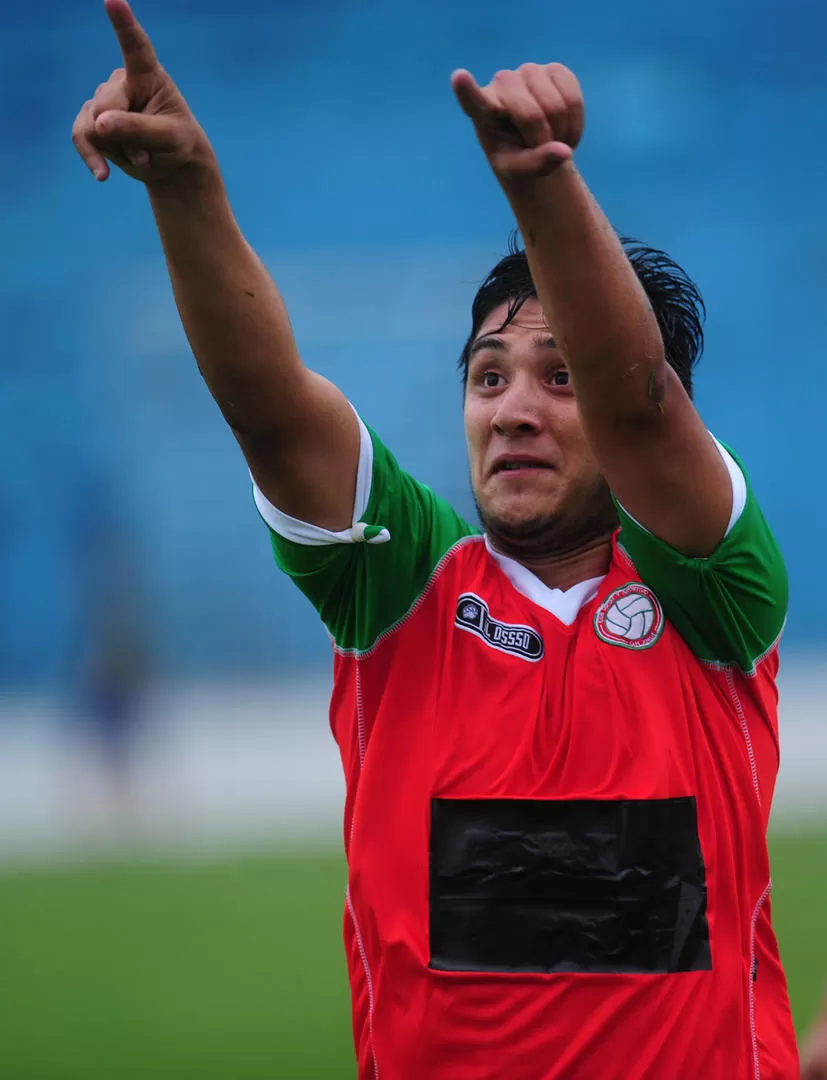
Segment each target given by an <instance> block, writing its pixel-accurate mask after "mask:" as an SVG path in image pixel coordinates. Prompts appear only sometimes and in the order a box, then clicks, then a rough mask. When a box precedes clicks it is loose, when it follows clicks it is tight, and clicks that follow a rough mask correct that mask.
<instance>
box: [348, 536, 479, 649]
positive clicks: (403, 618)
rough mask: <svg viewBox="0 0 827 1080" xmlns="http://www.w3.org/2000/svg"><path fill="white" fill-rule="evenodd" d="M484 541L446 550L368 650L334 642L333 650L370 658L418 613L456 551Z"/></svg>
mask: <svg viewBox="0 0 827 1080" xmlns="http://www.w3.org/2000/svg"><path fill="white" fill-rule="evenodd" d="M484 539H485V538H484V537H483V536H478V535H476V534H475V535H473V536H463V537H461V539H459V540H457V542H456V543H455V544H452V545H451V547H449V548H448V550H447V551H446V552H445V554H444V555H443V556H442V558H441V559H440V560H439V562H438V563H437V564H436V566H435V567H434V569H433V570H432V571H431V576H430V577H429V578H428V580H427V581H426V582H425V586H424V588H423V589H422V591H421V592H420V594H419V596H417V598H416V599H415V600H414V602H413V603H412V604H411V606H410V607H409V608H408V610H407V611H406V612H405V614H404V615H400V617H399V618H398V619H397V620H396V622H395V623H393V624H392V625H391V626H389V627H388V628H387V630H383V631H382V633H381V634H380V635H379V636H378V637H377V639H376V640H375V641H374V642H373V644H372V645H371V646H370V647H369V648H367V649H364V650H361V649H343V648H342V647H341V646H340V645H337V644H336V642H335V641H334V643H333V648H334V650H335V651H336V652H337V653H338V654H339V655H340V656H355V657H356V658H357V659H359V660H362V659H365V658H366V657H368V656H370V654H371V653H372V652H374V651H375V650H376V649H377V648H378V647H379V645H381V643H382V642H383V641H384V640H385V638H388V637H390V636H391V634H394V633H396V631H397V630H399V629H400V628H401V627H402V625H403V624H404V623H406V622H407V621H408V619H410V618H411V617H412V616H413V615H415V614H416V612H417V611H418V609H419V608H420V606H421V605H422V603H423V602H424V600H425V597H426V596H427V595H428V593H429V592H430V591H431V589H432V588H433V587H434V585H435V584H436V581H437V578H438V577H439V576H440V574H441V573H442V571H443V570H444V569H445V567H446V566H447V565H448V563H449V562H450V561H451V559H452V558H453V557H454V555H455V554H456V553H457V551H459V549H460V548H461V547H464V545H465V544H469V543H472V542H473V543H478V544H479V543H482V542H483V541H484Z"/></svg>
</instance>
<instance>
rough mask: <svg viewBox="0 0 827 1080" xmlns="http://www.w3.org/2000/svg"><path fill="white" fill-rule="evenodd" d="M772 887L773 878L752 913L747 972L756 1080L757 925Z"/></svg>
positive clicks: (758, 1073) (758, 1070)
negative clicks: (755, 977) (755, 976)
mask: <svg viewBox="0 0 827 1080" xmlns="http://www.w3.org/2000/svg"><path fill="white" fill-rule="evenodd" d="M771 889H772V880H770V881H768V882H767V887H766V889H764V891H763V892H762V893H761V895H760V896H759V897H758V903H757V904H756V905H755V909H754V911H753V913H752V922H751V924H750V929H749V971H748V972H747V978H748V979H749V1030H750V1035H751V1037H752V1065H753V1076H754V1078H755V1080H761V1059H760V1057H759V1054H758V1031H757V1029H756V1026H755V979H754V977H753V976H754V975H755V925H756V923H757V922H758V916H759V914H760V913H761V908H762V907H763V906H764V904H765V902H766V899H767V897H768V896H769V895H770V890H771Z"/></svg>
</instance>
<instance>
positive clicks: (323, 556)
mask: <svg viewBox="0 0 827 1080" xmlns="http://www.w3.org/2000/svg"><path fill="white" fill-rule="evenodd" d="M368 431H369V433H370V438H371V443H372V445H373V472H372V478H371V489H370V499H369V501H368V506H367V510H366V511H365V513H364V515H363V516H362V521H363V522H364V524H365V525H366V526H368V529H367V535H368V537H373V542H367V543H365V542H361V543H331V544H324V545H319V546H310V545H305V544H299V543H296V542H294V541H292V540H287V539H285V538H284V537H282V536H279V535H278V534H277V533H275V532H273V531H272V530H271V531H270V536H271V541H272V545H273V553H274V555H275V558H276V562H277V563H278V565H279V567H280V568H281V569H282V570H283V571H284V572H285V573H286V574H288V575H289V576H290V577H291V578H292V579H293V581H294V582H295V583H296V585H298V587H299V588H300V589H301V590H302V592H303V593H304V594H305V596H306V597H307V598H308V600H310V602H311V603H312V604H313V606H314V607H315V608H316V610H317V611H318V613H319V615H320V616H321V618H322V621H323V622H324V624H325V626H326V627H327V629H328V631H329V632H330V634H331V635H332V637H333V640H334V641H335V643H336V645H337V646H339V648H342V649H354V650H357V651H359V652H363V651H365V650H367V649H369V648H371V646H372V645H373V644H374V643H375V641H376V640H377V638H378V637H379V636H380V635H381V634H382V633H384V632H385V631H386V630H389V629H390V628H391V627H392V626H394V624H395V623H397V622H398V621H399V620H400V619H401V618H402V617H403V616H404V615H405V614H406V613H407V612H408V611H409V610H410V608H411V607H412V606H413V604H414V603H415V602H416V600H417V598H418V597H419V595H420V594H421V593H422V591H423V589H424V588H425V585H426V584H427V582H428V579H429V578H430V576H431V574H432V573H433V571H434V569H435V568H436V567H437V565H438V564H439V562H440V560H441V559H442V557H443V556H444V555H445V554H446V552H447V551H448V550H449V549H450V548H451V547H452V546H453V545H454V544H456V543H457V541H459V540H460V539H462V538H463V537H465V536H470V535H473V533H474V532H475V530H474V529H472V528H471V527H470V526H469V525H467V524H466V523H465V522H464V521H463V520H462V518H460V517H459V516H458V515H457V514H456V513H455V511H454V510H453V509H452V507H451V506H450V505H449V504H448V503H447V502H446V501H445V500H444V499H441V498H439V497H438V496H437V495H435V494H434V493H433V491H431V489H430V488H428V487H426V486H425V485H424V484H420V483H419V482H418V481H416V480H414V479H413V477H411V476H409V475H408V473H406V472H405V471H404V470H403V469H401V468H400V467H399V465H398V463H397V461H396V459H395V458H394V457H393V455H392V454H391V453H390V451H389V450H388V449H387V448H386V447H385V446H384V445H383V443H382V442H381V440H380V439H379V438H378V436H377V435H376V434H375V433H374V432H373V431H371V430H370V429H368ZM380 530H386V531H387V533H390V539H389V540H387V542H385V543H377V542H376V534H377V533H379V532H380ZM383 535H384V533H383Z"/></svg>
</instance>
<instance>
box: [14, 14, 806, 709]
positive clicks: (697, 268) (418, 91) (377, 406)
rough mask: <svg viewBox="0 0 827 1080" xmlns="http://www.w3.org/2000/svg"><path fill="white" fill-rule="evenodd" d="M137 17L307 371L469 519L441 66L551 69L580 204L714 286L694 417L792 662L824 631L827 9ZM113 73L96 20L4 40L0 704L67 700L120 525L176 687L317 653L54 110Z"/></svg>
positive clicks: (452, 195)
mask: <svg viewBox="0 0 827 1080" xmlns="http://www.w3.org/2000/svg"><path fill="white" fill-rule="evenodd" d="M138 13H139V15H140V17H141V18H142V19H143V21H144V23H145V24H146V25H147V26H148V28H149V29H150V31H151V33H152V36H153V39H154V41H155V44H156V47H157V50H158V52H159V55H160V56H161V58H162V61H163V62H164V63H165V64H166V66H167V67H168V68H169V69H170V71H171V72H172V73H173V75H174V76H175V78H176V79H177V81H178V82H179V85H180V86H181V88H182V89H183V91H184V93H185V95H186V96H187V97H188V99H189V101H190V103H191V105H192V107H193V109H194V111H195V113H196V115H197V116H198V117H199V119H200V120H201V122H202V124H203V125H204V126H205V128H206V129H207V131H208V133H209V134H210V136H211V138H212V140H213V143H214V145H215V148H216V150H217V152H218V154H219V156H220V160H221V162H222V163H223V167H224V171H225V174H226V178H227V182H228V185H229V189H230V192H231V196H232V198H233V202H234V205H235V208H236V211H237V214H238V216H239V218H240V220H241V223H242V226H243V227H244V229H245V231H246V233H247V235H248V237H249V238H250V240H251V242H252V243H253V245H254V246H255V247H256V248H257V250H258V251H259V252H260V253H261V254H262V256H263V257H264V258H265V260H266V262H267V263H268V265H269V266H270V267H271V268H272V270H273V272H274V274H275V276H276V279H277V281H278V283H279V285H280V286H281V288H282V290H283V292H284V294H285V297H286V299H287V302H288V306H289V308H290V311H291V314H292V317H293V321H294V325H295V330H296V334H297V337H298V340H299V343H300V346H301V349H302V352H303V355H304V358H305V360H306V362H307V363H308V364H309V365H311V366H313V367H315V368H317V369H318V370H320V371H322V372H323V373H325V374H326V375H329V376H330V377H331V378H333V379H334V380H336V381H338V382H339V384H340V385H342V386H343V388H344V389H345V390H346V392H347V393H348V394H349V395H350V396H351V398H352V399H353V400H354V402H355V403H356V404H357V406H358V407H359V409H360V411H361V412H362V413H363V415H364V416H365V417H366V418H367V419H368V420H369V422H371V423H372V424H374V425H375V426H376V427H378V428H379V430H380V432H381V433H382V435H383V436H384V437H385V438H386V440H387V441H388V442H389V443H390V444H391V446H392V447H393V448H394V450H395V451H396V452H397V455H398V456H399V458H400V459H401V461H402V462H403V463H404V464H405V466H406V467H408V468H409V469H410V470H411V471H413V472H414V473H415V474H416V475H417V476H419V477H421V478H422V479H423V480H425V481H426V482H428V483H430V484H432V485H433V486H434V487H435V488H437V489H438V490H439V491H440V492H441V493H442V494H444V495H446V496H447V497H449V498H450V499H451V500H453V501H454V502H455V504H457V505H458V507H459V508H460V509H461V510H463V511H465V512H466V513H467V514H472V513H473V508H472V505H471V502H470V498H469V492H468V482H467V474H466V465H465V456H464V449H463V442H462V431H461V415H460V394H459V389H458V383H457V378H456V375H455V371H454V365H455V360H456V357H457V355H458V353H459V350H460V348H461V345H462V342H463V340H464V336H465V334H466V332H467V327H468V322H469V308H470V301H471V298H472V296H473V293H474V290H475V286H476V284H477V283H478V282H479V281H480V279H481V278H482V277H483V276H484V275H485V273H486V271H487V270H488V268H489V267H490V266H491V265H493V263H494V262H495V261H496V259H497V258H498V256H499V255H500V254H501V253H503V252H504V250H505V246H506V241H507V236H508V232H509V230H510V228H511V225H512V222H511V218H510V211H509V209H508V207H507V205H506V203H505V200H504V199H503V197H502V195H501V193H500V191H499V189H498V187H497V184H496V183H495V181H494V179H493V177H492V176H491V174H490V172H489V170H488V169H487V167H486V165H485V162H484V160H483V158H482V155H481V153H480V152H479V150H478V148H477V146H476V143H475V140H474V138H473V133H472V131H471V129H470V125H469V124H468V123H467V121H466V120H465V117H464V116H463V115H462V114H461V113H460V111H459V109H458V108H457V107H456V105H455V103H454V100H453V97H452V94H451V92H450V89H449V86H448V78H449V75H450V72H451V70H452V69H453V68H454V67H457V66H466V67H469V68H470V69H471V70H472V71H474V72H475V73H476V74H477V76H478V77H479V78H480V79H486V80H487V79H488V78H489V77H490V76H491V75H492V74H493V73H494V71H495V70H496V69H497V68H498V67H507V66H513V65H517V64H519V63H520V62H522V61H524V60H526V59H529V58H532V59H536V60H539V61H546V60H549V59H553V58H556V59H560V60H561V61H563V62H565V63H567V64H568V65H569V66H571V67H572V68H573V69H574V70H575V71H576V72H577V74H578V75H579V76H580V78H581V80H582V83H583V87H584V91H585V95H586V101H587V107H588V111H589V118H588V126H587V135H586V138H585V141H584V143H583V146H582V150H581V152H580V154H579V160H580V165H581V168H582V170H583V172H584V173H585V176H586V178H587V180H588V181H589V183H590V184H591V186H592V188H593V190H594V192H595V193H596V195H597V197H598V199H599V200H600V201H601V203H602V204H603V206H604V208H605V209H606V211H607V213H608V215H609V217H610V218H611V220H612V221H613V223H614V224H615V225H616V226H617V228H618V229H620V230H621V231H622V232H624V233H627V234H631V235H634V236H637V237H640V238H642V239H644V240H646V241H647V242H649V243H651V244H654V245H656V246H659V247H663V248H665V249H666V250H667V251H669V252H670V253H671V254H672V255H673V256H674V257H675V258H676V259H677V260H678V261H679V262H681V263H682V264H683V265H684V266H685V267H686V268H687V270H688V271H689V272H690V274H691V275H692V276H693V277H694V278H695V279H696V280H697V281H698V282H699V284H700V286H701V288H702V290H703V293H704V296H705V298H706V301H707V304H708V308H709V318H708V326H707V348H706V355H705V357H704V359H703V361H702V363H701V366H700V368H699V371H698V401H699V404H700V407H701V409H702V411H703V414H704V416H705V418H706V420H707V422H708V424H709V426H710V427H711V428H712V429H713V430H714V431H715V432H716V434H718V435H719V437H720V438H722V439H724V440H725V441H727V442H729V443H731V444H732V445H733V446H735V447H736V448H737V449H738V451H739V452H740V454H741V456H742V457H743V458H744V459H745V460H746V462H747V464H748V466H749V468H750V470H751V474H752V478H753V481H754V484H755V486H756V488H757V490H758V492H759V495H760V498H761V500H762V502H763V504H764V507H765V509H766V512H767V514H768V516H769V518H770V520H771V522H772V524H773V526H774V528H775V529H776V531H777V534H778V536H779V538H780V541H781V543H782V546H783V548H784V551H785V553H786V556H787V559H788V562H789V568H790V575H791V582H792V604H791V611H790V621H789V629H788V633H787V644H788V647H790V648H792V647H803V646H807V645H815V644H816V643H820V644H822V645H823V644H824V643H825V642H827V620H825V618H824V613H825V611H827V573H825V572H824V571H823V568H822V567H821V566H820V563H821V559H820V557H819V555H818V543H817V541H816V543H814V540H815V539H816V538H817V537H820V536H823V535H824V533H825V531H827V501H825V500H824V499H823V498H822V497H821V494H820V492H821V487H822V483H821V458H822V455H823V449H822V443H821V439H820V433H821V430H822V427H823V422H822V415H823V409H824V405H825V401H827V365H825V359H824V344H823V341H824V331H823V321H824V320H823V313H824V310H825V306H824V298H825V296H826V295H827V260H825V258H824V249H825V241H827V206H826V204H825V201H824V196H823V190H824V176H825V165H827V150H825V142H824V140H823V139H822V138H820V137H818V136H817V134H816V132H817V131H818V129H819V124H820V118H821V117H823V115H824V113H825V111H827V80H826V79H825V76H824V55H825V45H827V13H825V9H824V7H823V5H820V4H819V3H817V2H816V0H794V2H787V3H784V4H782V3H781V2H780V0H777V2H775V3H763V4H759V5H756V4H754V3H750V4H747V3H732V2H730V3H724V4H723V5H721V4H720V3H718V2H712V0H707V2H701V3H697V4H694V5H692V6H691V8H687V7H686V6H681V7H675V8H669V7H665V6H664V5H663V4H662V3H655V2H644V0H638V2H636V3H634V4H632V5H631V6H630V5H615V4H609V3H603V2H600V3H593V4H590V5H563V4H556V5H555V4H549V3H539V2H536V0H526V2H524V3H522V4H521V5H519V7H518V8H514V9H507V8H505V7H504V6H503V5H501V4H497V3H488V2H482V3H475V4H473V5H471V4H462V3H451V2H445V0H439V2H437V0H433V2H429V0H419V2H418V3H416V4H415V5H398V4H389V3H384V4H383V3H349V4H344V3H339V2H335V0H316V2H314V3H311V4H295V3H290V4H288V3H282V2H279V0H268V2H267V3H259V2H257V0H248V2H247V3H245V4H243V5H238V4H232V3H229V2H227V0H204V2H200V3H198V4H189V3H186V2H185V0H172V2H169V0H165V2H163V3H162V2H160V0H144V2H143V3H140V4H139V5H138ZM118 62H119V59H118V52H117V49H116V44H115V42H114V40H113V37H112V34H111V31H110V30H109V27H108V23H107V21H106V19H105V18H104V16H103V12H102V10H101V7H100V6H99V5H98V4H97V3H95V2H89V3H78V2H77V0H70V2H67V0H60V2H58V0H49V2H45V3H40V4H38V5H29V6H19V5H15V7H14V14H13V21H12V25H11V28H10V31H9V28H8V27H6V29H5V31H4V33H3V35H2V41H0V72H1V73H2V74H0V78H1V79H2V83H3V93H2V95H0V124H2V129H1V130H2V141H3V145H4V146H5V148H6V149H5V151H4V157H5V159H6V160H5V165H4V168H3V170H2V174H0V185H1V189H0V193H1V194H2V200H1V201H0V222H2V235H3V237H4V248H5V258H4V260H3V264H2V269H1V270H0V273H2V285H3V287H2V298H0V304H2V316H1V317H2V326H3V347H2V351H1V352H0V357H1V360H0V362H2V371H3V386H4V392H3V395H2V403H1V404H0V407H2V410H3V412H2V423H0V433H2V434H0V438H2V439H3V442H4V444H5V445H4V446H3V453H2V462H3V465H2V471H0V484H2V489H1V490H2V494H1V495H0V515H1V516H0V610H2V612H3V619H2V625H0V686H3V687H8V688H13V689H15V690H20V689H25V690H28V689H42V688H45V687H48V688H50V689H58V688H60V687H65V686H66V685H67V683H68V682H69V681H70V680H71V678H72V672H73V668H74V666H75V665H76V663H77V653H78V649H79V648H81V647H82V644H83V642H84V640H85V639H86V637H87V636H88V634H89V633H90V632H91V631H90V627H89V625H88V623H89V615H90V610H92V608H91V607H90V604H89V595H88V593H89V590H90V589H95V588H98V587H100V585H99V583H97V582H94V581H92V580H90V574H91V576H92V577H94V569H95V568H94V567H90V566H89V565H88V563H89V558H88V555H89V545H90V533H92V534H94V537H93V539H94V541H95V542H96V543H97V542H102V543H105V542H106V536H118V537H120V540H119V542H120V543H121V544H122V545H123V548H124V550H123V553H122V554H123V558H124V559H125V560H127V561H128V563H129V565H130V566H131V567H132V580H133V581H138V580H140V582H141V585H140V594H141V607H142V618H144V619H145V621H146V632H147V634H148V637H149V639H150V641H151V644H152V653H153V658H154V662H155V664H156V665H157V670H159V671H161V672H163V674H164V675H165V676H169V677H172V678H179V677H186V678H198V677H201V676H205V675H209V676H210V677H211V678H212V677H215V676H216V675H226V676H236V675H240V674H244V675H250V676H260V675H262V674H269V675H272V674H278V672H279V671H281V670H294V669H295V667H296V665H303V666H313V667H315V666H318V665H319V664H325V663H326V662H327V639H326V635H325V634H324V633H323V631H322V630H321V628H320V627H319V626H318V623H317V620H316V617H315V615H314V613H313V612H312V611H311V610H310V609H309V606H308V605H307V604H306V602H305V601H304V600H303V599H302V598H301V597H300V596H299V595H298V594H297V593H294V592H293V591H291V590H290V589H289V588H288V587H287V585H286V584H285V583H284V582H282V581H280V580H279V579H278V577H277V574H276V572H275V570H274V569H273V567H272V565H271V563H270V559H269V555H268V549H267V537H266V535H265V533H264V530H263V529H262V527H261V525H260V524H259V522H258V519H257V517H256V514H255V512H254V509H253V506H252V503H251V501H250V495H249V490H248V485H247V481H246V473H245V469H244V466H243V462H242V460H241V458H240V455H239V453H238V451H237V449H236V447H235V443H234V442H233V440H232V438H231V436H230V435H229V434H228V432H227V431H225V430H224V427H223V424H222V421H221V418H220V416H219V414H218V413H217V410H216V409H215V408H214V406H213V405H212V403H211V401H210V399H209V397H208V395H207V393H206V391H205V389H204V387H203V385H202V384H201V382H200V379H199V376H198V374H197V371H196V368H195V365H194V363H193V361H192V359H191V357H190V355H189V353H188V349H187V345H186V341H185V339H184V337H183V334H182V332H181V330H180V328H179V325H178V321H177V317H176V313H175V309H174V305H173V303H172V299H171V295H170V289H169V286H168V283H167V278H166V275H165V270H164V265H163V261H162V258H161V254H160V250H159V244H158V240H157V237H156V234H155V231H154V228H153V222H152V219H151V215H150V213H149V210H148V207H147V203H146V199H145V197H144V193H143V191H142V189H141V188H140V186H139V185H138V184H136V183H133V182H132V181H130V180H128V179H126V178H125V177H123V176H121V175H117V176H115V177H113V179H112V180H110V182H108V183H107V184H106V185H105V186H103V187H102V188H101V187H98V186H97V185H96V184H95V183H94V181H93V180H92V179H91V178H90V176H89V175H88V174H87V173H86V172H85V170H84V168H83V167H82V165H81V163H80V161H79V160H78V159H77V158H76V156H75V155H74V151H73V148H72V145H71V142H70V140H69V130H70V127H71V123H72V120H73V117H74V113H75V111H76V109H77V108H78V107H79V105H80V104H81V103H82V102H83V101H84V99H85V98H86V97H88V96H91V94H92V93H93V92H94V89H95V87H96V86H97V84H98V82H100V81H102V80H103V79H105V78H106V77H108V75H109V72H110V70H111V69H112V68H113V67H115V66H117V64H118ZM104 533H105V534H106V536H104V535H103V534H104Z"/></svg>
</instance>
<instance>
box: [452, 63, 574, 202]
mask: <svg viewBox="0 0 827 1080" xmlns="http://www.w3.org/2000/svg"><path fill="white" fill-rule="evenodd" d="M451 86H452V87H453V90H454V93H455V94H456V96H457V101H459V103H460V106H461V107H462V109H463V112H465V114H466V115H467V116H469V117H470V118H471V120H472V122H473V124H474V127H475V128H476V132H477V138H478V139H479V141H480V145H481V146H482V148H483V150H484V152H485V156H486V157H487V158H488V161H489V163H490V165H491V168H492V169H493V170H494V173H495V175H496V176H497V179H498V180H500V181H508V180H521V179H528V178H531V177H535V176H545V175H547V174H548V173H550V172H553V171H554V169H556V168H557V166H558V165H560V164H562V163H563V162H564V161H568V160H569V159H570V158H571V156H572V153H573V151H574V149H575V148H576V146H577V144H578V143H579V142H580V139H581V138H582V135H583V127H584V124H585V106H584V104H583V93H582V91H581V89H580V84H579V83H578V81H577V79H576V78H575V77H574V75H573V74H572V73H571V72H570V71H569V70H568V68H565V67H563V65H562V64H545V65H540V64H523V65H522V67H520V68H518V69H517V70H516V71H498V72H497V74H496V75H495V76H494V78H493V79H492V80H491V82H490V83H489V84H488V86H486V87H482V88H481V87H480V86H478V85H477V83H476V81H475V79H474V76H473V75H471V73H470V72H468V71H464V70H460V71H455V72H454V74H453V75H452V76H451Z"/></svg>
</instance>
